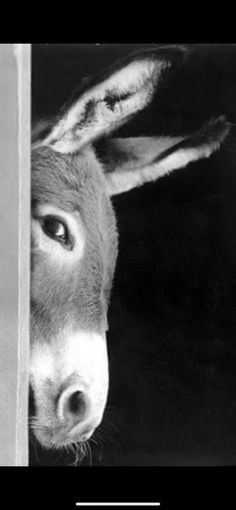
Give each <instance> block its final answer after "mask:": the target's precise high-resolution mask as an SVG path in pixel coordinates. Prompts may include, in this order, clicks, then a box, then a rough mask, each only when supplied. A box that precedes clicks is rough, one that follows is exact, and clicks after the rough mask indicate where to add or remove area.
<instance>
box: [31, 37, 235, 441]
mask: <svg viewBox="0 0 236 510" xmlns="http://www.w3.org/2000/svg"><path fill="white" fill-rule="evenodd" d="M189 55H191V50H190V49H188V48H186V47H184V46H174V45H173V46H160V47H157V48H154V47H148V48H144V49H140V50H139V51H136V52H135V53H132V54H131V55H129V56H128V57H126V58H124V59H122V60H121V61H119V62H117V63H115V65H114V66H112V67H110V68H109V69H108V70H106V71H105V72H104V73H102V74H100V75H99V76H98V77H96V78H95V79H94V78H93V79H92V80H90V81H87V82H86V83H83V84H82V85H81V86H80V87H79V89H78V90H76V91H75V93H74V94H73V96H72V97H71V99H70V100H69V101H68V102H67V103H66V104H65V105H64V106H63V108H62V109H61V111H60V112H59V114H58V115H57V116H56V118H54V119H51V120H50V121H45V122H41V123H39V124H38V125H37V126H36V127H35V129H34V130H33V134H32V247H31V249H32V255H31V360H30V386H31V391H32V394H33V397H34V404H35V405H34V416H33V417H32V421H31V428H32V432H33V435H34V437H35V438H36V440H37V441H38V442H39V443H40V444H41V445H42V446H44V447H45V448H48V449H50V448H62V447H65V446H67V445H71V444H73V443H82V442H84V441H86V440H87V439H89V438H90V437H91V436H92V434H93V433H94V431H95V429H96V428H97V427H98V425H99V424H100V423H101V420H102V418H103V413H104V409H105V406H106V402H107V396H108V387H109V368H108V355H107V345H106V332H107V330H108V323H107V311H108V306H109V298H110V293H111V288H112V281H113V277H114V272H115V266H116V259H117V253H118V233H117V226H116V218H115V213H114V210H113V206H112V200H111V199H112V197H113V196H114V195H117V194H121V193H124V192H128V191H129V190H132V189H133V188H135V187H137V186H141V185H143V184H145V183H147V182H151V181H156V180H157V179H158V178H160V177H162V176H164V175H166V174H169V173H170V172H172V171H174V170H177V169H181V168H185V167H187V166H188V168H189V171H191V168H192V165H191V163H193V162H195V161H197V160H200V159H203V158H209V157H210V156H211V155H212V154H213V153H215V151H217V150H219V148H220V147H221V145H222V144H223V143H224V140H225V139H226V138H227V136H228V134H229V132H230V129H231V126H230V123H229V122H228V120H227V119H226V117H225V116H224V112H222V113H221V114H219V115H215V116H213V117H210V116H209V118H206V119H204V121H201V122H200V123H199V124H198V125H196V126H194V127H192V128H191V129H188V130H187V131H184V130H183V129H179V130H178V129H177V128H176V127H175V129H172V127H171V125H169V126H167V127H166V132H165V134H161V135H158V136H157V135H153V134H152V136H132V137H128V138H127V137H120V136H114V134H115V133H116V134H117V132H118V130H119V129H120V128H122V126H124V125H127V124H128V123H129V122H133V121H134V122H135V119H136V118H140V115H143V114H145V112H150V111H151V112H152V113H154V114H155V104H156V102H158V100H159V97H161V94H162V93H163V90H165V89H166V88H168V87H169V86H170V84H171V80H172V78H173V76H175V75H176V74H178V73H180V72H181V68H182V66H183V65H184V64H185V62H186V61H187V60H188V59H189V58H190V57H189ZM157 120H158V119H157ZM99 143H100V145H99Z"/></svg>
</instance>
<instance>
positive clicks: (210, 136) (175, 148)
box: [98, 116, 230, 195]
mask: <svg viewBox="0 0 236 510" xmlns="http://www.w3.org/2000/svg"><path fill="white" fill-rule="evenodd" d="M229 130H230V123H229V122H227V121H226V119H225V117H224V116H220V117H218V118H216V119H211V120H210V121H209V122H208V123H206V124H205V125H203V126H202V127H201V128H200V129H199V130H198V131H196V132H194V133H192V134H189V135H186V136H180V137H159V138H155V137H152V138H142V137H140V138H124V139H122V138H117V139H108V140H105V141H104V142H103V147H102V153H100V154H98V155H99V157H100V159H101V161H102V163H103V167H104V170H105V178H106V188H107V193H108V195H116V194H119V193H123V192H125V191H129V190H130V189H132V188H135V187H137V186H141V185H142V184H144V183H145V182H150V181H155V180H157V179H158V178H159V177H161V176H163V175H165V174H168V173H170V172H172V171H173V170H176V169H178V168H184V167H186V166H187V165H188V164H189V163H191V162H193V161H196V160H198V159H201V158H207V157H209V156H210V155H211V154H212V153H213V152H214V151H215V150H217V149H218V148H219V147H220V145H221V143H222V142H223V141H224V139H225V138H226V136H227V135H228V133H229ZM100 150H101V149H100Z"/></svg>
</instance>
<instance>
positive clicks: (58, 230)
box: [41, 215, 72, 249]
mask: <svg viewBox="0 0 236 510" xmlns="http://www.w3.org/2000/svg"><path fill="white" fill-rule="evenodd" d="M41 225H42V229H43V231H44V233H45V234H46V235H47V236H48V237H51V238H52V239H54V240H55V241H58V242H59V243H62V244H63V245H64V246H65V248H68V249H71V248H72V240H71V238H70V235H69V231H68V228H67V226H66V225H65V223H64V222H63V221H62V220H61V219H59V218H57V217H56V216H51V215H50V216H45V217H44V218H42V219H41Z"/></svg>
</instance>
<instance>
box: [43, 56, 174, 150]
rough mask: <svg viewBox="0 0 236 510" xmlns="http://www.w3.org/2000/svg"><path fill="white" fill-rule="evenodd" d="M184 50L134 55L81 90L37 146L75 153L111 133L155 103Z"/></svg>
mask: <svg viewBox="0 0 236 510" xmlns="http://www.w3.org/2000/svg"><path fill="white" fill-rule="evenodd" d="M182 54H183V50H182V48H181V47H170V48H168V47H167V48H159V50H156V51H154V50H153V49H152V50H151V49H149V50H148V49H147V50H145V51H142V52H139V53H136V54H133V55H131V56H129V58H128V59H126V60H124V61H122V62H120V63H119V64H118V65H116V66H115V67H114V68H113V70H109V72H106V73H105V75H102V76H100V77H99V78H98V79H96V82H95V83H93V84H92V85H90V87H88V84H86V86H85V87H86V88H85V90H82V91H81V90H79V91H78V92H76V94H75V95H74V96H73V98H72V100H70V102H69V103H68V104H67V105H66V106H65V107H64V108H63V111H61V113H60V115H59V116H58V118H57V120H56V121H55V122H54V125H53V126H51V127H50V130H49V132H47V133H46V134H45V136H44V137H42V136H41V139H40V140H38V142H37V141H36V142H34V144H33V145H34V147H36V146H37V145H46V146H49V147H51V148H52V149H54V150H55V151H57V152H61V153H75V152H77V151H78V150H79V149H80V148H81V147H83V146H84V145H87V144H89V143H91V142H92V141H94V140H96V139H98V138H100V137H101V136H103V135H105V134H108V133H109V135H110V134H111V132H113V131H114V130H115V129H117V128H118V127H119V126H121V125H122V124H123V123H125V122H126V121H127V120H128V119H130V117H132V116H133V115H134V114H135V113H137V112H139V111H140V110H143V109H144V108H145V107H146V106H147V105H148V104H149V103H150V102H151V100H152V98H153V95H154V93H155V91H156V90H157V88H158V86H159V84H160V81H161V79H162V78H163V76H164V74H165V72H168V70H169V69H170V68H171V67H172V66H173V64H174V63H176V62H178V61H179V59H180V57H182Z"/></svg>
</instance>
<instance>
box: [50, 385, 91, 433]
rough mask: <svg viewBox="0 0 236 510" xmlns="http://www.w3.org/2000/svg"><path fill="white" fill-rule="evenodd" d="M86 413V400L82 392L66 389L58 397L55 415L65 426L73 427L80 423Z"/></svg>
mask: <svg viewBox="0 0 236 510" xmlns="http://www.w3.org/2000/svg"><path fill="white" fill-rule="evenodd" d="M75 390H76V391H75ZM87 411H88V398H87V397H86V394H85V393H84V392H83V391H79V390H77V389H76V388H67V389H66V390H65V391H64V392H63V393H62V394H61V396H60V399H59V402H58V404H57V414H58V417H59V418H60V420H63V421H64V424H65V425H67V426H75V425H76V424H78V423H80V422H82V421H83V420H84V418H85V415H86V414H87Z"/></svg>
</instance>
